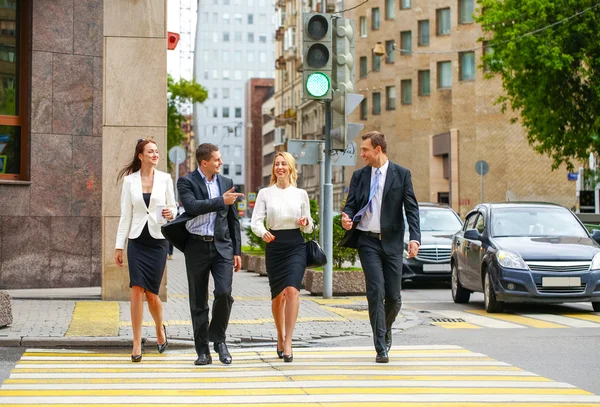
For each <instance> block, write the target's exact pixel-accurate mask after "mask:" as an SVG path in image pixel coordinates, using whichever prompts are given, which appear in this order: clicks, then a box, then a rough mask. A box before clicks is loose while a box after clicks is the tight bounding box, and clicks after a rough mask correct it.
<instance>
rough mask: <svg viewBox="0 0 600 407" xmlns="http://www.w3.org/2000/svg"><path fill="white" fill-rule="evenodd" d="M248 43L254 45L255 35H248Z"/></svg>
mask: <svg viewBox="0 0 600 407" xmlns="http://www.w3.org/2000/svg"><path fill="white" fill-rule="evenodd" d="M248 42H249V43H253V42H254V33H248Z"/></svg>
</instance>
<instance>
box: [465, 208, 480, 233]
mask: <svg viewBox="0 0 600 407" xmlns="http://www.w3.org/2000/svg"><path fill="white" fill-rule="evenodd" d="M478 216H479V212H475V213H474V214H472V215H471V216H469V217H468V218H467V220H466V221H465V230H470V229H475V222H476V221H477V217H478Z"/></svg>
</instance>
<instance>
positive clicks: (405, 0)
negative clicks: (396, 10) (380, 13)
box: [400, 0, 411, 10]
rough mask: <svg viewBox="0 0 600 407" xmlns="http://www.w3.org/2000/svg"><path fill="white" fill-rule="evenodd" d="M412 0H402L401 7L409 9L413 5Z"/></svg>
mask: <svg viewBox="0 0 600 407" xmlns="http://www.w3.org/2000/svg"><path fill="white" fill-rule="evenodd" d="M410 3H411V0H400V8H401V9H402V10H406V9H409V8H410V7H411V4H410Z"/></svg>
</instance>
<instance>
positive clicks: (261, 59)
mask: <svg viewBox="0 0 600 407" xmlns="http://www.w3.org/2000/svg"><path fill="white" fill-rule="evenodd" d="M258 61H259V62H260V63H261V64H264V63H265V62H267V53H266V52H262V51H261V52H259V53H258Z"/></svg>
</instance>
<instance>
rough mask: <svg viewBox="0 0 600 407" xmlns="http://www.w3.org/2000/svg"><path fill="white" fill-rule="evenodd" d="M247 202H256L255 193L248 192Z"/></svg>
mask: <svg viewBox="0 0 600 407" xmlns="http://www.w3.org/2000/svg"><path fill="white" fill-rule="evenodd" d="M248 202H256V192H248Z"/></svg>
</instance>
